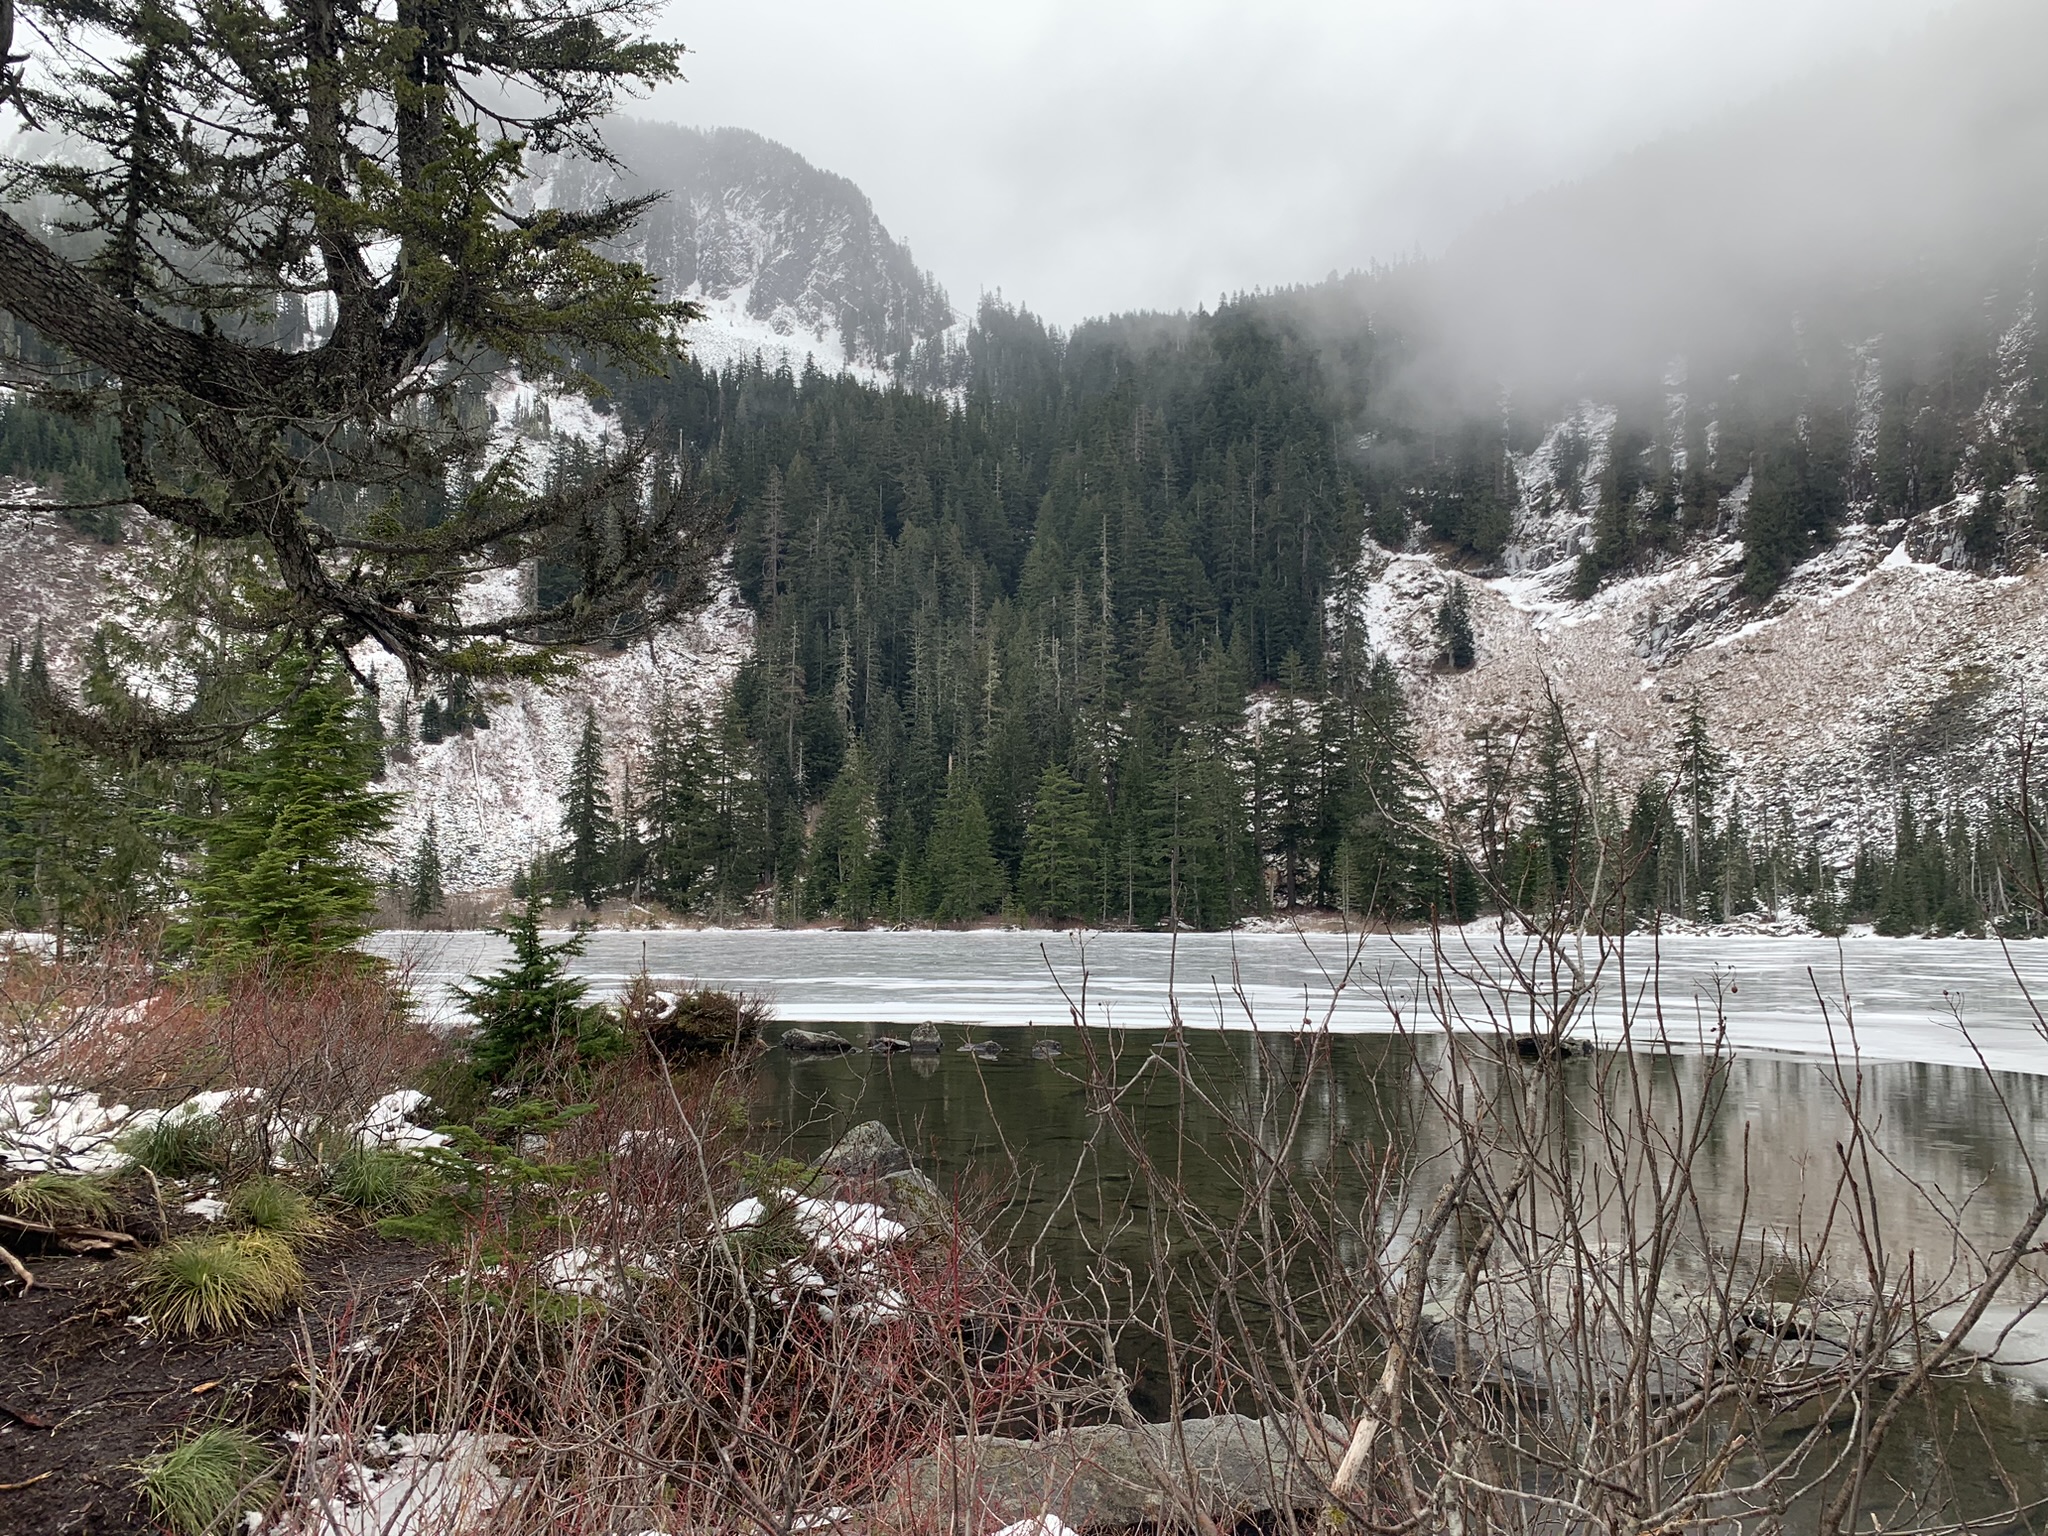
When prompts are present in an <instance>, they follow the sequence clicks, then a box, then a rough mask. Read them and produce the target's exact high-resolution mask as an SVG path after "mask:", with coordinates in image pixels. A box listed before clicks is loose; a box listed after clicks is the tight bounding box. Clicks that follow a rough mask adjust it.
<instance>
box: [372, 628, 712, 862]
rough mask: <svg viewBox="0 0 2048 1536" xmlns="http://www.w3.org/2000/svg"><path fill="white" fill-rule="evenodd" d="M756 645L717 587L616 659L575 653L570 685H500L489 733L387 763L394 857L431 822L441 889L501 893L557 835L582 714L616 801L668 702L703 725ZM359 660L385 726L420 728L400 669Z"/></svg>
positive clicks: (375, 657) (413, 750)
mask: <svg viewBox="0 0 2048 1536" xmlns="http://www.w3.org/2000/svg"><path fill="white" fill-rule="evenodd" d="M752 639H753V616H752V615H751V614H750V613H749V612H748V611H747V610H746V609H745V608H744V607H743V606H741V605H740V603H739V602H738V601H737V599H736V598H735V597H734V595H733V594H732V592H731V591H730V590H724V591H721V592H720V593H718V595H717V596H716V597H715V598H714V599H713V601H712V602H711V604H710V605H709V606H708V607H707V608H706V609H705V610H704V611H703V612H701V613H699V614H697V615H696V616H695V617H693V618H692V619H690V620H688V621H687V622H685V623H683V624H680V625H678V626H676V627H675V628H673V629H671V630H668V631H666V632H664V633H662V634H659V635H655V636H653V637H651V638H649V639H645V640H642V641H640V642H638V643H636V644H634V645H631V646H628V647H627V648H626V649H625V650H623V651H610V650H602V649H590V650H586V651H583V652H580V653H579V655H578V664H579V665H578V672H577V675H576V677H575V678H574V679H573V680H571V681H570V682H569V683H567V684H565V685H562V686H557V687H550V688H541V687H536V686H533V685H531V684H525V683H513V684H508V685H504V686H502V687H500V688H499V689H498V690H496V693H497V698H496V699H495V701H494V702H493V703H492V705H491V706H490V711H489V714H490V725H489V728H488V729H485V730H480V731H465V732H463V733H461V734H460V735H456V736H451V737H448V738H447V739H445V740H443V741H439V742H434V743H432V744H426V743H418V742H415V743H413V744H412V745H411V746H410V747H409V748H408V749H404V750H402V751H401V752H397V753H394V754H393V755H392V760H391V763H390V767H389V772H388V775H387V782H386V787H387V788H390V789H395V790H398V791H400V792H401V793H402V794H403V796H404V799H403V801H402V803H401V809H400V813H399V819H398V822H397V824H396V826H394V827H393V829H392V832H391V841H392V844H393V848H394V852H395V853H396V854H397V855H398V856H400V857H403V856H404V855H405V854H406V853H407V852H408V851H409V850H411V849H413V848H415V847H417V846H418V844H419V841H420V838H421V836H422V835H423V834H424V832H425V831H426V826H427V818H428V817H429V816H430V815H431V816H432V817H433V818H434V819H435V823H436V840H437V843H438V845H439V848H440V852H441V859H442V863H443V865H444V867H445V873H444V877H443V879H444V883H445V884H446V886H447V887H448V889H450V890H458V891H477V890H489V889H494V888H498V887H502V886H504V885H505V884H506V883H508V882H509V881H510V880H511V879H512V877H513V875H514V874H516V873H517V872H518V871H519V870H521V869H522V868H524V867H525V866H526V865H527V864H528V863H529V862H530V861H531V860H532V859H533V858H534V856H535V855H536V854H538V853H540V852H541V851H543V850H544V849H547V848H550V847H552V846H553V845H554V844H556V843H557V842H559V841H560V839H561V826H562V802H561V793H560V792H561V789H562V785H563V783H564V781H565V779H566V778H567V775H568V771H569V759H570V757H571V755H572V754H573V753H574V752H575V750H576V743H577V740H578V738H579V736H580V735H581V733H582V730H583V719H584V711H585V710H586V709H588V710H590V711H591V712H592V713H593V714H595V716H596V717H597V724H598V729H599V730H600V731H601V732H602V733H603V736H604V742H605V750H606V755H607V757H608V758H610V759H611V761H612V765H613V769H614V773H615V776H616V778H617V782H615V783H614V784H613V786H612V794H613V798H614V800H615V801H617V800H619V799H621V798H622V797H623V795H624V793H625V791H626V788H627V785H626V780H627V778H628V777H631V776H635V775H636V772H637V770H638V769H639V767H640V766H641V764H642V763H643V762H644V759H645V754H646V749H647V742H648V729H649V726H650V724H651V722H652V720H653V718H654V712H655V709H656V707H657V706H658V705H659V704H660V702H661V699H662V697H663V695H664V694H666V695H667V696H668V698H669V699H670V701H671V702H672V703H673V705H674V706H675V708H676V710H677V711H678V713H679V714H680V716H681V717H682V718H683V719H684V720H685V721H690V722H698V723H708V722H709V721H710V720H711V719H712V718H713V717H714V716H715V715H716V713H717V711H718V708H719V705H720V704H721V702H722V701H723V700H724V697H725V693H726V690H727V689H729V688H730V687H731V686H732V680H733V675H734V674H735V673H736V672H737V671H738V670H739V665H740V663H741V662H742V661H743V660H745V658H746V654H747V648H748V646H749V645H750V644H751V642H752ZM358 661H359V664H364V665H366V666H367V667H368V668H369V669H370V670H373V671H374V672H375V673H376V675H377V677H378V679H379V682H380V684H381V685H382V691H383V698H382V703H383V709H384V715H385V720H386V726H387V729H394V730H395V728H396V726H397V724H398V718H399V712H400V711H401V710H404V711H406V712H407V715H408V718H409V719H411V720H413V721H417V720H418V718H419V705H420V701H419V700H418V699H415V698H411V697H410V696H409V695H408V694H407V692H406V689H405V683H404V678H403V675H402V673H401V672H400V670H399V668H398V667H397V665H396V664H395V663H393V662H392V661H391V660H390V658H389V657H386V656H384V655H382V653H379V652H372V651H369V650H366V651H365V652H364V654H363V655H362V656H361V657H359V658H358Z"/></svg>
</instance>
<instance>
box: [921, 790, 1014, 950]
mask: <svg viewBox="0 0 2048 1536" xmlns="http://www.w3.org/2000/svg"><path fill="white" fill-rule="evenodd" d="M925 878H926V879H927V880H928V881H929V882H930V886H931V899H932V915H933V916H935V917H937V918H938V919H939V920H940V921H941V922H971V921H972V920H973V919H975V918H978V917H985V916H987V915H988V914H989V913H991V912H993V911H995V910H996V908H997V907H999V906H1001V905H1002V901H1003V894H1004V880H1003V868H1002V865H1000V864H998V863H997V862H996V856H995V854H994V852H993V851H992V850H991V849H990V847H989V837H988V812H987V810H986V809H985V808H984V807H983V806H982V803H981V792H980V791H979V790H977V789H976V788H975V787H974V786H973V785H972V784H971V783H969V782H968V778H967V775H966V773H965V772H963V771H956V772H955V773H954V775H953V778H952V781H951V783H949V784H948V785H947V787H946V798H945V799H944V800H943V801H941V802H940V803H939V813H938V815H937V817H936V818H934V820H933V822H932V835H931V841H930V843H929V845H928V846H927V847H926V849H925Z"/></svg>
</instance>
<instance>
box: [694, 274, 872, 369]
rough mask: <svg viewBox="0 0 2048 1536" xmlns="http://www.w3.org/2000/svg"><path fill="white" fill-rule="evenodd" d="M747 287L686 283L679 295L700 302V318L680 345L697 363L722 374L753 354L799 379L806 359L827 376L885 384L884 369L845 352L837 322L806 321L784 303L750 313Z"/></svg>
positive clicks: (745, 360)
mask: <svg viewBox="0 0 2048 1536" xmlns="http://www.w3.org/2000/svg"><path fill="white" fill-rule="evenodd" d="M752 292H753V289H752V285H751V284H749V285H748V286H746V287H742V288H735V289H733V290H732V291H731V292H730V293H723V294H709V293H706V292H705V291H704V290H703V288H702V286H701V285H692V287H691V288H690V289H689V291H688V292H686V293H685V294H683V295H682V297H684V298H687V299H694V300H695V301H696V302H697V303H699V304H701V305H703V306H704V318H703V319H702V320H699V321H697V322H696V323H695V324H693V325H689V326H686V327H685V328H684V330H683V345H684V349H685V350H686V351H688V353H689V354H690V356H691V357H693V358H695V359H696V361H697V363H698V364H699V365H700V366H701V367H704V368H708V369H711V370H712V371H713V372H717V373H725V372H728V371H730V370H732V369H734V368H741V367H744V366H746V365H747V364H749V363H752V362H753V361H754V359H755V358H756V357H759V358H760V360H761V363H762V366H763V367H765V368H767V369H768V371H769V372H770V373H773V372H774V371H775V370H776V369H778V368H787V369H788V370H789V371H790V372H791V373H792V374H795V375H796V376H797V377H798V378H802V377H803V372H804V365H805V364H806V363H811V364H814V365H816V367H817V369H818V371H819V372H820V373H823V374H825V375H826V376H827V377H832V376H835V375H837V374H840V373H850V374H852V375H853V376H854V377H855V378H856V379H858V380H860V382H861V383H863V384H870V385H873V386H874V387H875V388H877V389H887V388H888V387H889V382H890V378H889V371H888V370H887V369H886V368H879V367H876V366H875V365H874V364H873V363H871V362H868V361H866V360H864V359H859V358H855V357H852V356H850V355H849V353H848V349H847V346H846V342H845V340H844V338H843V337H842V336H841V335H840V331H839V327H838V326H837V325H835V324H831V323H829V322H820V323H818V324H815V325H806V324H805V323H804V321H803V317H802V316H801V315H799V314H798V313H797V312H796V310H795V309H794V308H792V307H791V306H789V305H783V306H782V307H780V308H778V309H777V310H776V311H775V312H774V313H773V314H772V315H768V316H765V317H764V316H760V315H755V314H750V313H749V312H748V310H747V304H748V301H749V299H750V298H751V296H752Z"/></svg>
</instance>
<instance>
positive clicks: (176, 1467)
mask: <svg viewBox="0 0 2048 1536" xmlns="http://www.w3.org/2000/svg"><path fill="white" fill-rule="evenodd" d="M276 1467H277V1458H276V1457H275V1456H274V1455H272V1454H271V1452H270V1450H269V1448H268V1447H267V1446H265V1445H264V1444H263V1442H262V1441H260V1440H258V1439H257V1438H256V1437H255V1436H254V1435H252V1434H250V1433H249V1432H248V1431H247V1430H243V1429H227V1428H219V1427H217V1428H213V1429H202V1430H200V1431H199V1432H198V1433H197V1434H189V1435H185V1436H182V1437H180V1438H179V1439H178V1440H177V1441H176V1442H175V1443H174V1444H173V1445H172V1446H171V1448H170V1449H169V1450H166V1451H159V1452H158V1453H157V1454H156V1455H154V1456H150V1457H147V1458H145V1459H144V1460H143V1462H142V1463H141V1466H140V1468H139V1470H140V1471H141V1473H142V1496H143V1498H144V1499H145V1500H146V1501H147V1502H148V1504H149V1510H150V1514H151V1515H152V1516H154V1517H155V1519H156V1521H157V1523H158V1524H160V1525H162V1526H165V1527H167V1528H168V1529H170V1530H171V1531H174V1532H176V1533H177V1536H222V1533H224V1532H226V1531H227V1530H228V1529H229V1528H230V1527H231V1526H233V1525H234V1524H236V1523H237V1522H239V1521H240V1520H241V1518H242V1517H243V1516H244V1515H245V1514H247V1513H248V1512H249V1511H250V1510H252V1509H262V1508H263V1507H264V1506H265V1505H267V1504H268V1503H270V1501H271V1500H272V1499H274V1498H275V1497H277V1483H276V1481H275V1479H274V1477H273V1473H274V1472H275V1470H276Z"/></svg>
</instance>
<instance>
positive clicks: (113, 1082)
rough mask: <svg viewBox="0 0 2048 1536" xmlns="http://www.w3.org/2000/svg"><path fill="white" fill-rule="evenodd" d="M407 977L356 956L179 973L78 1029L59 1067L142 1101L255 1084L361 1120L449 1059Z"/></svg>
mask: <svg viewBox="0 0 2048 1536" xmlns="http://www.w3.org/2000/svg"><path fill="white" fill-rule="evenodd" d="M402 982H403V977H402V976H394V975H392V974H391V973H389V972H386V971H385V970H383V969H382V968H379V967H373V966H369V965H366V964H364V963H363V961H362V960H361V959H360V957H357V956H353V955H343V956H336V957H333V958H331V959H327V960H323V961H321V962H319V963H317V964H313V965H299V966H284V965H280V964H277V963H274V962H270V961H266V960H261V959H259V960H256V961H252V962H251V963H249V964H247V965H244V966H240V967H237V968H236V969H234V970H231V971H226V972H219V971H212V970H195V971H186V972H180V973H177V974H175V975H172V976H168V977H162V978H159V979H158V985H157V987H156V990H155V991H154V992H152V993H151V994H149V995H148V996H147V997H146V998H144V999H142V1000H140V1001H139V1002H137V1003H135V1004H133V1005H132V1006H131V1007H130V1008H129V1009H128V1010H127V1012H126V1013H125V1014H124V1015H123V1016H122V1017H121V1018H120V1019H118V1020H111V1019H110V1020H109V1021H107V1022H106V1023H104V1024H101V1025H100V1026H98V1027H94V1028H89V1029H80V1030H76V1031H74V1032H73V1033H72V1035H71V1036H70V1038H69V1039H67V1040H66V1041H65V1043H64V1044H63V1046H62V1048H61V1049H60V1050H58V1051H57V1052H55V1054H54V1057H53V1061H52V1069H53V1071H54V1072H55V1073H56V1074H58V1076H59V1078H60V1080H62V1081H65V1082H67V1083H76V1084H80V1085H82V1086H86V1087H90V1088H92V1089H94V1090H95V1091H98V1092H101V1093H103V1094H111V1095H118V1096H119V1097H121V1098H124V1099H126V1100H128V1101H130V1102H134V1103H157V1104H175V1103H180V1102H182V1101H184V1100H186V1099H188V1098H190V1097H192V1096H193V1095H194V1094H197V1093H201V1092H206V1091H211V1090H224V1089H225V1090H246V1091H252V1092H253V1093H255V1094H257V1095H260V1096H261V1101H262V1102H263V1103H264V1104H266V1105H268V1106H269V1107H270V1108H271V1109H272V1110H273V1111H275V1112H277V1113H279V1114H289V1115H294V1116H298V1117H300V1118H303V1119H306V1120H308V1121H316V1120H323V1119H334V1120H340V1121H352V1120H355V1119H359V1118H360V1117H361V1115H362V1114H363V1112H364V1111H365V1110H367V1109H368V1108H369V1106H370V1105H371V1104H373V1103H374V1102H375V1101H376V1100H377V1099H378V1098H379V1097H381V1096H382V1095H384V1094H385V1093H388V1092H390V1091H391V1090H392V1089H393V1088H394V1087H397V1086H400V1085H402V1084H407V1083H412V1082H416V1081H417V1080H418V1079H419V1078H420V1077H421V1076H422V1074H423V1073H425V1072H426V1071H427V1069H428V1068H430V1067H431V1066H433V1065H434V1064H435V1063H437V1062H439V1061H440V1060H442V1059H443V1058H444V1056H445V1055H446V1046H445V1045H444V1044H443V1042H442V1041H441V1040H440V1038H439V1037H438V1036H436V1035H435V1034H434V1032H433V1031H432V1030H430V1029H429V1028H428V1027H427V1026H426V1025H425V1024H423V1023H421V1022H420V1021H419V1020H418V1019H417V1018H416V1017H414V1015H413V1013H412V1011H411V1009H410V1008H409V1006H408V1004H407V1002H406V998H405V989H404V987H403V985H402Z"/></svg>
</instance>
